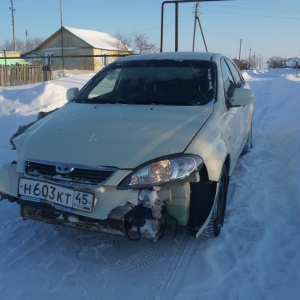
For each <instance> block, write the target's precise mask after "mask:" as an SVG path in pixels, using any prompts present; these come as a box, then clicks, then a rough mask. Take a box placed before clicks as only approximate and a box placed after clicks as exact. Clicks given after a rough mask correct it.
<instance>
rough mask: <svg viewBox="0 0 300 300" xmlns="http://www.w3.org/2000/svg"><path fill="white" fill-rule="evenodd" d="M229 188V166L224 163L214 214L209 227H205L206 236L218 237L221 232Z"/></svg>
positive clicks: (204, 233) (204, 234)
mask: <svg viewBox="0 0 300 300" xmlns="http://www.w3.org/2000/svg"><path fill="white" fill-rule="evenodd" d="M227 190H228V173H227V168H226V166H225V165H224V166H223V168H222V172H221V175H220V179H219V182H218V184H217V190H216V196H215V200H214V206H213V211H212V216H211V219H210V221H209V223H208V225H207V227H206V228H205V229H204V231H203V233H202V235H203V236H205V237H209V238H214V237H217V236H218V235H219V234H220V232H221V229H222V226H223V223H224V217H225V208H226V200H227Z"/></svg>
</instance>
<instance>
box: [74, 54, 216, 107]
mask: <svg viewBox="0 0 300 300" xmlns="http://www.w3.org/2000/svg"><path fill="white" fill-rule="evenodd" d="M214 98H215V67H214V64H213V63H212V62H210V61H194V60H191V61H188V60H184V61H175V60H143V61H141V60H136V61H129V62H119V63H118V62H117V63H113V64H111V65H110V66H109V67H108V68H106V69H105V70H103V71H102V72H100V73H98V74H97V76H96V77H94V78H93V79H92V81H91V82H90V83H89V84H88V85H87V86H86V87H85V88H84V89H83V90H82V91H81V92H80V93H79V95H78V96H77V97H76V98H75V99H74V101H75V102H84V103H121V104H158V105H159V104H163V105H204V104H207V103H208V102H210V101H211V100H213V99H214Z"/></svg>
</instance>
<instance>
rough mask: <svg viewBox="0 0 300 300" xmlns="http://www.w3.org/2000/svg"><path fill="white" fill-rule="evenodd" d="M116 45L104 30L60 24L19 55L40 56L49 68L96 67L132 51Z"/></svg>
mask: <svg viewBox="0 0 300 300" xmlns="http://www.w3.org/2000/svg"><path fill="white" fill-rule="evenodd" d="M119 45H120V41H119V40H117V39H115V38H114V37H112V36H110V35H109V34H107V33H105V32H98V31H93V30H84V29H76V28H70V27H61V28H60V29H59V30H58V31H56V32H55V33H54V34H53V35H51V36H50V37H49V38H47V39H46V40H45V41H44V42H43V43H42V44H40V45H39V46H38V47H37V48H35V49H34V50H32V51H30V52H28V53H25V54H23V56H24V57H25V56H26V57H28V56H31V57H34V60H35V61H38V60H41V61H42V63H43V64H44V65H50V66H51V67H52V68H53V69H80V70H94V71H98V70H101V69H102V68H103V67H105V66H106V65H107V64H109V63H111V62H112V61H114V60H116V59H117V58H119V57H121V56H124V55H130V54H132V53H133V51H130V50H129V51H123V50H120V47H119ZM110 55H113V56H110ZM116 55H117V56H116Z"/></svg>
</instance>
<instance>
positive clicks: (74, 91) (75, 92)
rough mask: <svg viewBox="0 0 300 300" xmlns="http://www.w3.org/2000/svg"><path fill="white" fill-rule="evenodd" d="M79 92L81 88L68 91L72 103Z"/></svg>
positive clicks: (68, 98) (68, 97)
mask: <svg viewBox="0 0 300 300" xmlns="http://www.w3.org/2000/svg"><path fill="white" fill-rule="evenodd" d="M78 92H79V88H77V87H76V88H71V89H68V90H67V100H68V101H71V100H72V99H73V98H74V97H75V96H76V94H77V93H78Z"/></svg>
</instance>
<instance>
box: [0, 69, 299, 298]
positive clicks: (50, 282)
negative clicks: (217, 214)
mask: <svg viewBox="0 0 300 300" xmlns="http://www.w3.org/2000/svg"><path fill="white" fill-rule="evenodd" d="M296 72H297V71H296V70H293V69H286V70H281V69H278V70H254V71H249V72H247V73H244V76H245V79H246V80H247V81H248V82H249V83H250V85H251V88H252V89H253V91H254V93H255V96H256V102H255V117H254V123H253V144H254V147H253V149H252V151H251V152H250V153H248V154H247V155H245V156H243V157H241V158H240V159H239V161H238V164H237V166H236V169H235V171H234V174H233V176H232V178H231V182H230V188H229V203H228V207H227V215H226V221H225V226H224V228H223V231H222V234H221V236H219V237H218V238H217V239H211V240H208V239H198V240H196V239H194V238H192V237H190V236H189V234H188V232H187V231H186V230H184V229H182V228H181V229H180V230H178V232H177V235H176V236H175V232H174V228H169V230H168V232H167V233H166V235H165V237H164V238H163V239H162V240H161V241H159V242H157V243H152V242H150V241H147V240H145V241H144V240H143V241H139V242H130V241H128V240H127V239H126V238H123V237H115V236H109V235H107V234H95V233H91V232H86V231H81V230H75V229H71V228H64V227H59V226H54V225H48V224H43V223H38V222H33V221H28V220H27V221H24V220H22V219H21V218H20V217H19V208H18V206H17V205H16V204H15V203H9V202H8V201H6V200H5V201H2V202H1V203H0V220H1V221H0V299H3V300H11V299H15V300H27V299H28V300H29V299H30V300H34V299H45V300H52V299H57V300H60V299H64V300H71V299H72V300H77V299H78V300H79V299H80V300H84V299H111V300H115V299H132V300H135V299H154V300H164V299H177V300H187V299H190V300H196V299H199V300H200V299H201V300H202V299H214V300H218V299H237V300H240V299H247V300H248V299H250V300H251V299H255V300H259V299H263V300H265V299H270V300H273V299H278V300H281V299H284V300H292V299H295V300H298V299H300V251H299V247H300V217H299V215H300V185H299V180H300V76H299V78H298V74H297V73H296ZM90 77H91V75H82V76H68V77H64V78H61V79H58V80H53V81H51V82H45V83H40V84H34V85H29V86H19V87H9V88H1V87H0V164H4V163H9V162H11V161H12V160H13V159H15V154H14V151H11V150H9V149H8V140H9V138H10V137H11V135H12V134H13V133H14V132H15V131H16V130H17V128H18V126H19V125H25V124H27V123H29V122H31V121H33V120H34V119H35V118H36V114H37V113H38V112H39V111H40V110H44V111H46V110H51V109H53V108H56V107H58V106H61V105H63V104H64V103H65V101H66V100H65V91H66V89H67V88H68V87H73V86H78V87H81V86H82V85H83V84H84V83H85V82H86V81H87V80H88V79H89V78H90Z"/></svg>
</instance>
